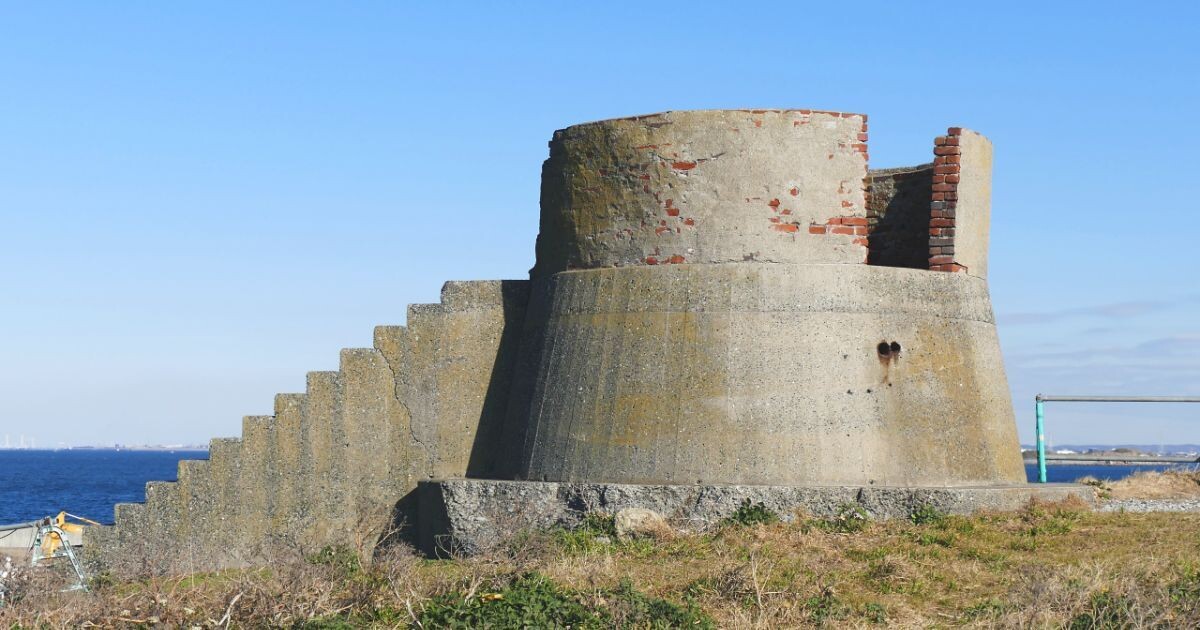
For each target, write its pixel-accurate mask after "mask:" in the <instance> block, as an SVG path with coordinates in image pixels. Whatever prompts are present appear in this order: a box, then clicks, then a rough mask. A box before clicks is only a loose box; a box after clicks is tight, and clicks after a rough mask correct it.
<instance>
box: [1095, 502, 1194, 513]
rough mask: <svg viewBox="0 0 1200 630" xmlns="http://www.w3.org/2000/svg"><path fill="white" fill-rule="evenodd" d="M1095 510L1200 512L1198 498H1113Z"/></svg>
mask: <svg viewBox="0 0 1200 630" xmlns="http://www.w3.org/2000/svg"><path fill="white" fill-rule="evenodd" d="M1096 511H1097V512H1121V511H1125V512H1200V499H1114V500H1110V501H1105V502H1104V503H1103V504H1101V505H1100V506H1099V507H1097V508H1096Z"/></svg>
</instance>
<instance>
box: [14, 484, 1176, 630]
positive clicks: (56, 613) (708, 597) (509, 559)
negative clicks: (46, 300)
mask: <svg viewBox="0 0 1200 630" xmlns="http://www.w3.org/2000/svg"><path fill="white" fill-rule="evenodd" d="M530 573H536V574H538V575H541V576H545V577H546V578H548V579H549V580H550V581H551V582H552V583H553V584H554V585H556V587H561V589H562V590H563V592H564V593H568V595H567V596H566V597H568V598H569V599H570V600H571V602H572V604H573V605H579V606H583V607H584V608H586V609H589V610H600V609H604V610H609V611H617V612H616V613H613V614H612V615H611V616H609V617H606V618H605V619H607V620H608V621H607V622H606V623H609V624H612V625H617V624H619V623H620V621H621V620H622V619H636V618H635V617H632V616H624V617H623V616H621V614H623V613H621V614H618V613H620V610H619V609H620V606H618V605H616V604H614V601H616V597H615V596H614V595H613V593H616V592H618V591H619V590H620V588H621V587H620V584H621V583H622V580H628V581H629V582H630V583H631V585H632V588H634V589H636V590H637V592H639V593H641V594H644V595H645V596H646V597H649V598H660V599H662V600H666V601H667V602H672V603H675V604H679V605H680V606H685V605H686V604H687V603H688V602H692V603H694V605H696V606H698V607H699V608H700V609H702V610H703V611H704V613H706V614H707V615H708V616H710V617H711V618H712V620H713V621H714V622H715V625H716V626H718V627H722V628H773V627H809V626H822V625H824V626H828V627H839V628H841V627H852V628H853V627H867V626H884V625H886V626H888V627H898V628H917V627H922V628H923V627H930V626H942V627H949V626H971V627H1018V628H1025V627H1029V628H1042V627H1080V628H1090V627H1111V628H1124V627H1128V628H1141V627H1146V628H1149V627H1197V626H1200V514H1162V513H1158V514H1121V513H1109V514H1097V513H1091V512H1088V511H1086V510H1083V509H1081V508H1080V506H1078V505H1069V504H1068V505H1034V506H1030V508H1029V509H1027V510H1025V511H1023V512H1020V513H1010V514H985V515H980V516H975V517H970V518H964V517H939V518H934V519H932V522H928V523H927V524H923V525H915V524H912V523H909V522H899V521H896V522H886V523H870V524H868V525H867V526H866V527H865V528H864V529H863V530H862V531H858V532H852V533H839V532H838V531H837V530H836V528H833V527H829V526H826V524H823V523H821V522H819V521H811V520H809V521H801V522H798V523H791V524H784V523H774V524H764V525H754V526H737V525H730V526H727V527H725V528H723V529H721V530H718V531H715V532H711V533H708V534H704V535H681V536H677V537H674V538H671V539H663V540H655V539H640V540H633V541H628V542H617V541H612V542H607V543H606V542H603V541H597V540H596V537H595V536H593V535H591V533H589V532H587V531H584V532H575V533H563V532H557V533H555V532H550V533H536V534H532V535H525V536H521V537H518V538H515V539H514V540H513V541H512V542H511V544H510V545H508V547H506V548H505V550H504V551H503V552H497V553H494V554H491V555H488V556H484V557H475V558H470V559H457V560H439V561H433V560H424V559H420V558H417V557H416V556H414V555H413V554H411V553H408V552H407V551H405V550H403V549H400V548H392V549H391V550H389V551H387V552H384V553H382V554H376V555H375V556H374V557H366V556H365V554H359V553H357V552H354V551H347V550H342V551H335V550H327V551H326V552H325V553H321V554H315V555H314V554H310V555H307V556H306V555H304V554H301V553H298V552H295V551H291V550H281V551H278V552H277V553H276V555H275V557H273V558H271V561H270V563H269V565H268V566H267V567H265V568H261V569H254V570H249V569H247V570H238V571H223V572H215V573H205V574H198V575H194V576H190V577H185V578H178V577H176V578H154V579H146V580H141V581H122V582H115V583H103V582H102V583H100V584H98V585H97V587H96V588H94V589H93V591H92V592H90V593H75V594H60V593H56V592H55V591H54V589H53V587H52V586H51V585H48V584H46V583H42V584H36V583H34V582H32V581H27V582H23V583H22V585H21V586H20V587H19V588H17V589H16V591H17V592H16V593H15V595H16V599H17V601H15V602H12V603H11V605H10V606H8V607H7V608H4V609H0V625H3V626H14V625H15V626H19V627H55V628H57V627H85V626H92V627H121V626H128V625H139V624H141V625H156V624H163V625H166V626H178V627H194V626H200V627H213V626H220V627H243V628H247V627H312V628H318V627H324V628H330V627H339V626H338V625H336V624H337V623H343V622H344V623H346V624H349V625H346V626H344V627H359V626H374V627H397V628H398V627H409V626H415V625H416V623H417V622H418V621H419V620H421V619H423V618H424V619H428V617H423V615H427V614H428V613H429V611H430V610H431V609H432V608H433V607H436V606H442V607H443V608H444V607H445V606H447V605H450V606H453V605H456V602H457V603H462V604H464V605H465V604H467V603H474V604H476V605H482V604H479V602H483V601H492V600H491V599H486V598H489V597H490V598H493V599H494V598H495V597H496V593H499V592H501V591H502V590H503V589H504V588H508V587H510V586H511V585H512V584H514V583H515V582H514V580H517V579H518V576H522V575H528V574H530ZM42 579H43V580H46V579H48V578H47V577H46V576H42ZM639 597H640V595H639ZM510 599H511V597H510ZM447 602H448V603H447ZM630 623H632V624H633V625H634V626H635V627H636V626H638V624H641V626H642V627H649V624H648V623H647V622H645V621H641V622H638V621H633V622H630Z"/></svg>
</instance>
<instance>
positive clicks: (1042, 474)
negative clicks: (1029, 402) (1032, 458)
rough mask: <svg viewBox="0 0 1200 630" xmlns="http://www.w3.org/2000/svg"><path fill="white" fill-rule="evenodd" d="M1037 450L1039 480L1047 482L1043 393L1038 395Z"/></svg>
mask: <svg viewBox="0 0 1200 630" xmlns="http://www.w3.org/2000/svg"><path fill="white" fill-rule="evenodd" d="M1036 400H1037V403H1036V409H1037V429H1036V430H1037V452H1038V482H1039V483H1046V428H1045V426H1044V423H1043V416H1044V414H1043V412H1042V395H1041V394H1038V396H1037V399H1036Z"/></svg>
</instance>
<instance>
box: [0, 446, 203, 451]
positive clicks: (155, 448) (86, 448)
mask: <svg viewBox="0 0 1200 630" xmlns="http://www.w3.org/2000/svg"><path fill="white" fill-rule="evenodd" d="M58 451H114V452H117V451H122V452H124V451H153V452H160V453H175V452H181V451H208V447H207V446H199V445H187V446H120V447H117V446H64V447H62V448H4V447H0V453H7V452H14V453H21V452H36V453H53V452H58Z"/></svg>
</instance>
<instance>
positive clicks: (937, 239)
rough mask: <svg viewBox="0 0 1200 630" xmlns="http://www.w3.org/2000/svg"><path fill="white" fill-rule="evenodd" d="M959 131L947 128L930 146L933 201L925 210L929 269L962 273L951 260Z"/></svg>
mask: <svg viewBox="0 0 1200 630" xmlns="http://www.w3.org/2000/svg"><path fill="white" fill-rule="evenodd" d="M961 135H962V128H961V127H951V128H950V129H948V130H946V135H944V136H939V137H938V138H936V139H935V140H934V142H933V144H934V147H933V155H934V158H933V201H932V202H931V203H930V206H929V209H930V213H929V268H930V269H932V270H934V271H966V267H964V266H962V265H960V264H958V263H957V262H956V261H955V258H954V212H955V208H956V207H957V205H958V178H959V168H960V165H959V163H958V161H959V148H958V140H959V137H960V136H961Z"/></svg>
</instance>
